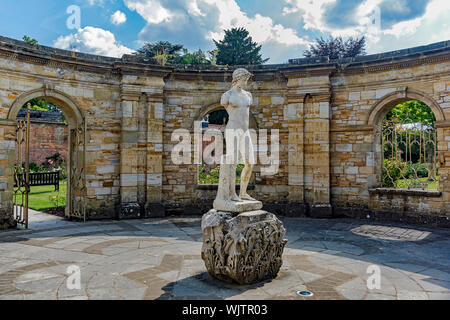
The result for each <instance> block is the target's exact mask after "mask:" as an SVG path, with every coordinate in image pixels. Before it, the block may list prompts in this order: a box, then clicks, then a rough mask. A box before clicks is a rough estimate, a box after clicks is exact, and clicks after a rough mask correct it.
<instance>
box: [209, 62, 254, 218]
mask: <svg viewBox="0 0 450 320" xmlns="http://www.w3.org/2000/svg"><path fill="white" fill-rule="evenodd" d="M251 76H252V74H251V73H250V72H248V71H247V70H246V69H243V68H239V69H236V70H235V71H234V72H233V83H232V88H231V89H230V90H229V91H227V92H226V93H224V94H223V96H222V99H221V101H220V104H221V105H222V106H223V107H225V109H226V111H227V112H228V115H229V121H228V125H227V127H226V129H225V141H226V154H225V155H224V156H223V157H222V160H221V167H220V177H219V189H218V192H217V198H216V200H215V201H214V209H216V210H221V211H227V212H237V213H240V212H245V211H251V210H259V209H261V208H262V202H260V201H257V200H255V199H253V198H252V197H251V196H250V195H249V194H248V193H247V188H248V184H249V182H250V178H251V175H252V171H253V166H254V164H255V163H256V162H255V153H254V147H253V143H252V140H251V137H250V131H249V122H250V105H251V104H252V102H253V98H252V94H251V93H250V92H247V91H245V90H244V87H245V85H246V84H247V82H248V80H249V79H250V77H251ZM240 160H243V162H244V164H245V167H244V169H243V171H242V174H241V185H240V193H239V196H238V195H237V194H236V168H237V166H238V164H239V161H240Z"/></svg>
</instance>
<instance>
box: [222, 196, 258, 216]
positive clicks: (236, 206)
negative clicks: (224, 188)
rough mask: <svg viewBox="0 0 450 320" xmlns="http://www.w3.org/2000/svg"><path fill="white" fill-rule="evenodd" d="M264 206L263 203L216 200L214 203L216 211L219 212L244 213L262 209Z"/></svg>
mask: <svg viewBox="0 0 450 320" xmlns="http://www.w3.org/2000/svg"><path fill="white" fill-rule="evenodd" d="M262 207H263V204H262V202H261V201H242V202H236V201H226V200H221V199H216V200H215V201H214V209H215V210H218V211H225V212H233V213H242V212H248V211H255V210H260V209H262Z"/></svg>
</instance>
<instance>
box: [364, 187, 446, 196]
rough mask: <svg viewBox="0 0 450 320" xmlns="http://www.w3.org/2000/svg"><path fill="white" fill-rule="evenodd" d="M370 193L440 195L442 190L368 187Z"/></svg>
mask: <svg viewBox="0 0 450 320" xmlns="http://www.w3.org/2000/svg"><path fill="white" fill-rule="evenodd" d="M369 193H370V194H381V195H403V196H413V197H414V196H416V197H440V196H442V192H441V191H439V190H421V189H392V188H375V189H369Z"/></svg>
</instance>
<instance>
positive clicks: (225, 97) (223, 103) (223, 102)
mask: <svg viewBox="0 0 450 320" xmlns="http://www.w3.org/2000/svg"><path fill="white" fill-rule="evenodd" d="M229 102H230V95H229V94H228V92H226V93H224V94H223V95H222V99H220V105H221V106H223V107H227V106H228V103H229Z"/></svg>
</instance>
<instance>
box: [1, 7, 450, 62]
mask: <svg viewBox="0 0 450 320" xmlns="http://www.w3.org/2000/svg"><path fill="white" fill-rule="evenodd" d="M73 5H75V6H78V7H79V8H80V13H81V19H80V25H79V28H78V26H77V27H75V28H72V29H69V28H68V26H67V20H68V19H69V18H70V16H71V15H70V14H68V13H67V12H66V11H67V8H68V7H69V6H73ZM71 21H74V20H71ZM232 27H245V28H246V29H247V30H249V32H250V35H251V36H252V37H253V39H254V40H255V41H257V42H259V43H260V44H262V46H263V50H262V52H263V56H264V58H270V61H269V63H284V62H287V60H288V59H290V58H298V57H302V55H303V51H304V50H305V49H307V48H308V46H309V44H310V43H311V42H312V41H313V40H314V39H315V38H317V37H320V36H324V37H326V36H329V35H333V36H339V35H341V36H343V37H348V36H360V35H362V34H364V35H366V36H367V40H368V50H367V51H368V53H378V52H383V51H391V50H398V49H402V48H408V47H413V46H419V45H425V44H429V43H433V42H438V41H444V40H450V1H449V0H69V1H65V0H58V1H50V0H13V1H11V0H0V35H2V36H6V37H11V38H15V39H22V37H23V36H24V35H28V36H30V37H32V38H36V39H37V40H38V41H39V43H40V44H43V45H48V46H54V47H58V48H62V49H70V50H75V51H81V52H87V53H93V54H100V55H107V56H115V57H120V56H121V55H122V54H124V53H131V52H133V51H134V50H136V49H138V48H140V47H141V46H142V45H143V43H145V42H153V41H158V40H168V41H171V42H174V43H180V44H183V45H184V46H185V47H186V48H188V49H189V50H196V49H199V48H201V49H202V50H211V49H213V48H214V45H213V42H212V39H216V40H220V39H221V38H222V37H223V29H229V28H232Z"/></svg>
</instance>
